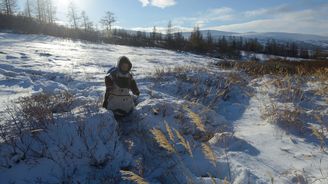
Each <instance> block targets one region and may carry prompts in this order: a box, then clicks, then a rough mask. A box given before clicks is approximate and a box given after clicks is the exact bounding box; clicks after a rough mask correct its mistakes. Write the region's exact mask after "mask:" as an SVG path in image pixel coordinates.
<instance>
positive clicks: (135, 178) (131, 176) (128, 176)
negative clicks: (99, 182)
mask: <svg viewBox="0 0 328 184" xmlns="http://www.w3.org/2000/svg"><path fill="white" fill-rule="evenodd" d="M120 172H121V174H122V178H123V179H124V180H128V181H130V182H134V183H137V184H148V182H147V181H146V180H145V179H144V178H142V177H141V176H139V175H137V174H135V173H134V172H132V171H123V170H121V171H120Z"/></svg>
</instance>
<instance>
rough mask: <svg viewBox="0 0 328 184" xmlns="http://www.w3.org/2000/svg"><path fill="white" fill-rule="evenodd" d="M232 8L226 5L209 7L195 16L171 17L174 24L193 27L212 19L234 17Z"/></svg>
mask: <svg viewBox="0 0 328 184" xmlns="http://www.w3.org/2000/svg"><path fill="white" fill-rule="evenodd" d="M233 13H234V10H233V9H231V8H228V7H222V8H214V9H209V10H207V11H204V12H200V13H198V15H197V16H192V17H178V18H175V19H173V23H174V24H176V25H185V26H190V27H193V26H195V25H198V26H199V27H203V26H204V25H206V24H207V23H209V22H212V21H228V20H232V19H233V18H234V15H233Z"/></svg>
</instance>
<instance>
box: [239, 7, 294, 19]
mask: <svg viewBox="0 0 328 184" xmlns="http://www.w3.org/2000/svg"><path fill="white" fill-rule="evenodd" d="M290 11H292V10H291V8H290V7H289V6H288V5H286V4H283V5H280V6H276V7H272V8H260V9H255V10H249V11H245V12H244V13H243V15H245V16H246V17H257V16H261V15H277V14H283V13H288V12H290Z"/></svg>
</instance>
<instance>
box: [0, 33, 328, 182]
mask: <svg viewBox="0 0 328 184" xmlns="http://www.w3.org/2000/svg"><path fill="white" fill-rule="evenodd" d="M122 55H125V56H128V57H129V58H130V59H131V61H132V63H133V69H132V71H133V74H134V77H135V79H136V81H137V83H138V85H139V88H140V90H141V96H140V97H139V98H138V105H137V107H136V110H135V111H134V112H133V114H132V115H131V116H130V117H127V118H126V119H123V120H120V121H118V122H117V121H116V120H115V119H114V117H113V114H112V113H111V112H108V111H106V110H105V109H102V108H101V107H100V106H101V104H100V103H99V102H101V100H102V98H103V95H104V90H105V85H104V76H105V73H106V71H107V70H108V69H109V68H111V67H113V66H115V65H116V61H117V59H118V58H119V57H120V56H122ZM218 61H219V60H217V59H213V58H209V57H203V56H198V55H193V54H187V53H179V52H173V51H167V50H163V49H153V48H138V47H127V46H118V45H108V44H90V43H83V42H79V41H70V40H64V39H60V38H55V37H50V36H42V35H19V34H8V33H0V104H1V106H0V118H1V119H0V124H1V125H6V124H8V119H10V117H9V118H8V113H7V110H6V109H7V107H10V106H12V104H13V101H16V102H17V99H20V97H26V96H31V95H37V94H39V93H41V92H46V93H60V92H61V91H68V92H69V93H71V94H72V95H73V98H74V100H73V103H72V104H73V105H72V106H70V108H69V112H54V113H53V114H52V115H53V122H52V123H49V124H47V126H46V128H44V129H41V130H38V131H36V132H35V131H31V132H29V131H27V132H24V133H22V134H20V137H19V139H18V140H13V139H12V138H8V137H5V138H4V137H3V136H2V137H1V141H2V144H1V145H0V183H126V182H128V181H129V180H130V181H131V180H132V181H136V182H139V183H140V182H142V181H145V182H148V183H188V182H190V183H223V182H227V183H234V184H244V183H245V184H246V183H316V184H319V183H323V184H324V183H328V155H327V153H326V152H325V149H327V146H326V143H327V141H326V138H327V134H325V133H324V131H323V132H319V133H322V137H323V138H322V141H321V142H320V141H319V140H318V137H316V136H314V135H313V132H312V131H310V129H311V128H309V130H305V131H304V132H303V134H300V133H298V132H294V131H290V130H286V129H284V128H282V127H280V126H278V125H277V124H275V123H272V121H273V120H272V119H274V117H272V116H270V115H267V114H268V112H270V107H271V106H270V104H274V105H272V106H274V107H275V110H276V111H278V109H279V108H277V106H278V107H280V106H283V107H285V108H286V107H287V108H296V104H297V107H304V109H305V110H304V111H302V113H301V114H302V116H304V119H306V121H307V120H308V123H307V127H318V129H319V127H320V122H319V120H318V121H315V120H313V118H312V119H311V117H310V116H311V115H313V114H316V115H318V116H316V117H320V118H321V119H320V120H321V122H322V123H321V124H326V123H327V121H328V117H327V114H328V104H327V102H328V96H327V93H325V92H323V93H324V94H318V93H316V92H318V91H319V90H317V91H316V90H315V89H316V88H321V87H322V86H323V85H328V84H327V83H325V82H323V83H320V82H318V81H313V82H307V83H303V84H302V85H301V86H300V89H301V90H302V100H300V101H297V99H296V100H295V99H293V100H292V103H291V101H289V100H282V99H283V98H279V94H276V93H278V91H279V90H282V89H278V87H277V85H275V83H274V81H275V80H277V79H276V78H275V77H273V76H263V77H257V78H254V77H250V76H248V75H246V74H245V73H242V72H239V71H235V70H232V69H231V70H230V69H220V68H218V67H217V66H216V65H214V63H216V62H218ZM288 80H291V81H293V80H292V79H288ZM291 85H292V84H291ZM281 86H282V85H280V87H281ZM304 99H305V100H304ZM90 104H93V105H90ZM94 104H95V105H94ZM90 106H91V107H90ZM280 109H281V108H280ZM271 110H272V109H271ZM18 119H19V118H18ZM317 119H318V118H317ZM4 127H5V126H4ZM1 130H2V131H1V134H3V128H1ZM325 130H327V129H325ZM320 135H321V134H320ZM13 142H14V143H13ZM17 148H18V149H17Z"/></svg>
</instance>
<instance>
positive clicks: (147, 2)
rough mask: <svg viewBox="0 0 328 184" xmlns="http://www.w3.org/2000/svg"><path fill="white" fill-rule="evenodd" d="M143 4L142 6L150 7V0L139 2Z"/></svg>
mask: <svg viewBox="0 0 328 184" xmlns="http://www.w3.org/2000/svg"><path fill="white" fill-rule="evenodd" d="M139 1H140V2H141V4H142V6H148V5H149V3H150V2H149V0H139Z"/></svg>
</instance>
